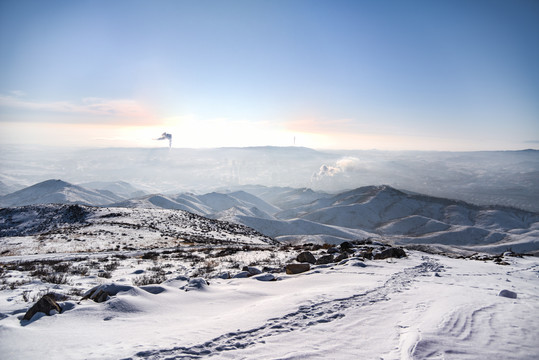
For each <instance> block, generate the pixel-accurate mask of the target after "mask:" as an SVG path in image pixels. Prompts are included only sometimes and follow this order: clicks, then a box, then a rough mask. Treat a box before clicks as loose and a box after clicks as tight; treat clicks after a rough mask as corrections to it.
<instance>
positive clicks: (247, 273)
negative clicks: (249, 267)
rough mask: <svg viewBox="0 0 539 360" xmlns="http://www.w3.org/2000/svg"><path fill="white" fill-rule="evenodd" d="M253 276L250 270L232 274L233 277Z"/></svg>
mask: <svg viewBox="0 0 539 360" xmlns="http://www.w3.org/2000/svg"><path fill="white" fill-rule="evenodd" d="M249 276H251V274H250V273H249V271H242V272H240V273H237V274H236V275H234V276H232V278H233V279H243V278H247V277H249Z"/></svg>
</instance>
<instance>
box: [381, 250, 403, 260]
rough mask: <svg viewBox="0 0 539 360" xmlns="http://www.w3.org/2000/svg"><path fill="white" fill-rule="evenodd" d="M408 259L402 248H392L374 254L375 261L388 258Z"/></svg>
mask: <svg viewBox="0 0 539 360" xmlns="http://www.w3.org/2000/svg"><path fill="white" fill-rule="evenodd" d="M401 257H406V253H405V252H404V249H402V248H396V247H390V248H387V249H385V250H382V251H381V252H379V253H376V254H374V259H375V260H381V259H387V258H401Z"/></svg>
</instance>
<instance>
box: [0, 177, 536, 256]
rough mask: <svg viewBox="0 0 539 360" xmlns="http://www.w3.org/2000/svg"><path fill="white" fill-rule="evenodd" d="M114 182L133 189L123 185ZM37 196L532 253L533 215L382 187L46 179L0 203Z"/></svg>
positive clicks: (292, 236)
mask: <svg viewBox="0 0 539 360" xmlns="http://www.w3.org/2000/svg"><path fill="white" fill-rule="evenodd" d="M120 185H121V186H120V187H121V188H122V189H125V188H127V189H130V190H132V189H131V186H130V185H129V184H127V183H124V184H120ZM118 199H120V201H118ZM40 202H42V203H47V202H48V203H53V202H55V203H64V204H74V203H78V204H84V205H93V206H96V205H99V206H108V207H111V208H115V207H116V208H135V209H169V210H182V211H187V212H189V213H193V214H196V215H201V216H205V217H207V218H212V219H217V220H223V221H229V222H233V223H237V224H241V225H245V226H248V227H251V228H253V229H255V230H257V231H259V232H260V233H263V234H265V235H267V236H270V237H273V238H275V239H277V240H279V241H284V242H291V243H297V242H300V243H301V242H328V243H340V242H343V241H347V240H356V239H365V238H369V237H371V238H373V237H374V238H376V237H382V238H384V239H386V240H390V241H392V242H394V243H397V244H410V243H414V244H443V245H448V246H458V247H463V248H468V249H475V250H478V251H487V252H489V251H490V252H499V251H504V250H505V249H508V248H512V249H513V250H515V251H539V214H538V213H534V212H527V211H524V210H519V209H514V208H510V207H503V206H478V205H472V204H468V203H466V202H464V201H460V200H450V199H444V198H438V197H431V196H427V195H421V194H415V193H410V192H404V191H401V190H397V189H395V188H393V187H391V186H387V185H381V186H365V187H360V188H357V189H353V190H349V191H345V192H341V193H338V194H327V193H322V192H315V191H312V190H310V189H293V188H280V187H275V188H269V187H260V186H247V187H245V190H240V189H238V188H236V189H234V191H223V192H212V193H207V194H203V195H197V194H192V193H180V194H177V195H162V194H153V195H144V196H142V197H136V198H131V199H127V200H124V199H122V198H121V196H118V195H116V194H113V193H111V192H110V190H88V189H85V188H83V187H80V186H77V185H72V184H69V183H66V182H63V181H61V180H49V181H45V182H42V183H39V184H36V185H33V186H30V187H28V188H26V189H23V190H19V191H17V192H15V193H13V194H10V195H6V196H3V197H0V204H2V205H3V206H16V205H29V204H38V203H40ZM6 204H7V205H6Z"/></svg>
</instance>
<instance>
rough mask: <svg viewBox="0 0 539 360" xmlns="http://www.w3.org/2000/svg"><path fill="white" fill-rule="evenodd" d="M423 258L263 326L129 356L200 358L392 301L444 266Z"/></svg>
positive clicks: (274, 319) (425, 257)
mask: <svg viewBox="0 0 539 360" xmlns="http://www.w3.org/2000/svg"><path fill="white" fill-rule="evenodd" d="M422 260H423V262H422V263H421V264H419V265H417V266H414V267H410V268H406V269H404V270H402V271H399V272H397V273H395V274H393V275H392V276H391V277H390V278H389V279H388V280H386V282H385V283H384V284H383V285H381V286H379V287H377V288H374V289H371V290H368V291H366V292H363V293H360V294H355V295H352V296H350V297H346V298H339V299H332V300H326V301H322V302H319V303H315V304H309V305H302V306H300V307H299V308H298V309H297V310H296V311H294V312H291V313H289V314H286V315H284V316H282V317H277V318H272V319H269V320H267V321H266V323H264V324H263V325H262V326H260V327H256V328H253V329H249V330H242V331H235V332H229V333H226V334H223V335H221V336H218V337H216V338H214V339H212V340H209V341H207V342H204V343H201V344H198V345H193V346H178V347H174V348H170V349H159V350H147V351H141V352H138V353H137V354H136V355H135V356H134V357H132V358H128V359H137V358H144V359H199V358H201V357H205V356H214V355H218V354H219V353H221V352H223V351H232V350H239V349H244V348H246V347H249V346H252V345H256V344H258V343H263V342H264V339H265V338H267V337H270V336H274V335H278V334H281V333H287V332H293V331H297V330H300V329H304V328H307V327H310V326H314V325H317V324H322V323H328V322H332V321H335V320H338V319H340V318H342V317H344V316H345V314H344V313H343V311H344V310H346V309H348V308H352V307H361V306H365V305H369V304H373V303H376V302H379V301H383V300H389V295H390V294H392V293H398V292H402V291H404V290H406V289H408V288H409V285H410V284H411V283H412V282H414V281H415V279H416V277H417V276H420V275H422V274H425V273H430V272H437V271H440V270H441V269H442V268H443V266H441V265H439V263H438V262H437V261H436V260H434V259H431V258H430V257H427V256H424V257H423V259H422Z"/></svg>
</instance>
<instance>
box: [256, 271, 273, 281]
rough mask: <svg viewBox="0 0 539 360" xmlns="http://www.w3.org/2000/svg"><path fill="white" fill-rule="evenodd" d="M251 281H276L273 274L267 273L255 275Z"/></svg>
mask: <svg viewBox="0 0 539 360" xmlns="http://www.w3.org/2000/svg"><path fill="white" fill-rule="evenodd" d="M253 279H256V280H258V281H276V280H277V279H276V278H275V276H274V275H273V274H268V273H265V274H259V275H255V276H253Z"/></svg>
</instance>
